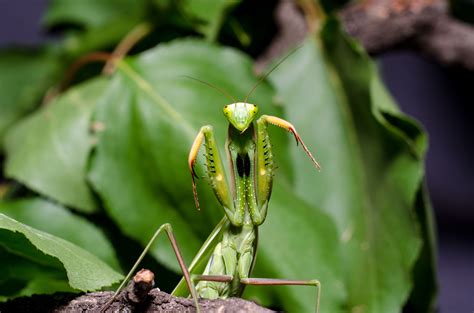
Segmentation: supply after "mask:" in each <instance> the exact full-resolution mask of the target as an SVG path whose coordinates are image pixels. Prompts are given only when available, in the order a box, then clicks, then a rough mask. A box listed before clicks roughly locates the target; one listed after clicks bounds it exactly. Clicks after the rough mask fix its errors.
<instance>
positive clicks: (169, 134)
mask: <svg viewBox="0 0 474 313" xmlns="http://www.w3.org/2000/svg"><path fill="white" fill-rule="evenodd" d="M250 66H251V63H250V61H249V60H247V59H245V58H244V57H243V56H242V55H240V54H238V53H237V52H235V51H232V50H229V49H219V48H217V47H213V46H210V45H206V44H205V43H202V42H199V41H191V40H189V41H180V42H178V43H174V44H172V45H163V47H162V48H158V49H156V50H152V51H150V52H148V53H146V54H144V55H143V56H141V57H140V58H139V59H134V61H133V62H129V63H121V65H119V73H118V74H117V75H116V77H115V78H114V79H113V81H112V82H111V84H110V86H109V89H108V91H107V94H106V95H105V96H104V97H103V98H102V99H101V102H100V104H99V105H98V109H97V112H96V116H95V119H96V123H99V124H102V125H103V128H104V131H102V132H100V133H99V134H98V139H99V141H98V145H97V150H96V152H95V154H94V158H93V161H92V170H91V181H92V182H93V185H94V187H95V188H96V190H97V191H98V193H99V195H100V196H101V197H102V198H103V199H104V201H105V203H106V207H107V209H108V210H109V212H110V214H111V215H112V217H113V218H114V219H116V220H117V222H118V224H119V225H120V226H121V227H122V228H123V230H124V231H125V233H127V234H129V235H131V236H132V237H134V238H136V239H137V240H139V241H140V242H142V243H146V242H147V240H148V238H150V237H151V235H152V234H153V232H154V230H155V229H156V228H157V227H158V226H159V225H161V224H162V223H165V222H172V225H173V227H174V228H175V230H176V233H177V237H178V240H179V241H180V242H183V245H186V247H185V248H184V249H183V251H184V254H185V256H186V258H187V259H191V257H192V255H193V253H195V252H196V251H197V249H198V247H199V244H200V242H201V241H202V240H203V239H205V237H206V236H207V234H208V233H209V232H210V231H211V230H212V228H213V226H214V225H215V224H216V223H217V222H218V221H219V220H220V218H221V216H222V212H221V210H220V209H219V207H218V205H217V201H216V200H215V199H214V196H213V194H212V193H211V192H210V190H209V188H208V186H207V184H203V183H202V182H200V184H199V185H198V188H199V192H200V197H201V201H202V207H203V210H202V212H196V211H195V208H194V202H193V198H192V190H191V177H190V173H189V170H188V168H187V165H186V161H187V154H188V152H189V149H190V147H191V143H192V141H193V139H194V136H195V135H197V133H198V130H199V128H200V126H202V125H204V124H212V125H213V126H214V127H215V131H216V136H217V139H218V141H219V142H220V143H221V145H222V146H223V144H224V141H225V135H224V134H225V132H226V124H225V122H224V118H223V116H222V113H221V109H222V107H223V105H224V104H226V103H229V101H231V100H228V99H226V98H225V96H223V95H222V94H220V93H218V92H216V91H215V90H213V89H211V88H209V87H206V86H204V85H202V84H200V83H198V82H196V81H193V80H190V79H187V78H185V77H183V75H189V76H192V77H197V78H200V79H204V80H207V81H209V82H210V83H214V84H216V85H217V86H220V87H222V88H225V89H227V90H228V91H229V92H230V93H231V94H235V95H236V96H239V97H243V95H244V94H245V93H246V91H248V90H250V88H251V86H252V84H253V83H254V82H255V78H254V77H253V75H252V74H251V67H250ZM229 72H232V73H233V76H232V77H230V76H229V75H227V73H229ZM269 92H270V91H269V88H268V86H266V87H265V86H262V88H261V89H260V90H259V92H258V93H256V94H255V97H254V99H257V100H258V99H262V95H263V97H264V98H263V99H265V98H266V99H267V100H266V101H264V100H263V99H262V101H261V102H262V104H263V106H262V108H263V110H264V111H266V112H269V113H272V112H278V110H277V109H275V108H273V109H272V108H271V103H270V102H269V99H270V101H271V98H270V96H269ZM265 95H267V96H265ZM280 142H281V139H280ZM277 143H278V141H277ZM222 155H224V154H223V152H222ZM200 173H201V174H204V171H203V170H200ZM191 221H192V222H191ZM160 246H161V248H160V249H163V246H167V244H164V245H163V244H161V245H160ZM158 251H159V250H155V252H154V253H155V255H156V256H157V257H158V258H159V259H161V260H165V259H166V260H167V265H169V266H171V267H173V268H175V269H177V264H176V262H175V261H174V256H173V254H172V252H171V251H170V250H169V249H168V248H167V247H166V248H165V251H164V252H163V251H162V252H158Z"/></svg>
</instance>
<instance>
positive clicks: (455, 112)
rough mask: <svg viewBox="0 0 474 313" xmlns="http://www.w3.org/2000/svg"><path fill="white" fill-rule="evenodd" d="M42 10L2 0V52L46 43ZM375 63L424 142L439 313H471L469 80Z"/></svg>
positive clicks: (472, 116) (473, 87)
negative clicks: (435, 246) (425, 136)
mask: <svg viewBox="0 0 474 313" xmlns="http://www.w3.org/2000/svg"><path fill="white" fill-rule="evenodd" d="M77 1H80V0H77ZM46 4H47V1H46V0H34V1H31V0H17V1H11V0H0V49H1V48H5V47H11V46H20V45H21V46H25V45H26V46H34V45H36V44H38V43H41V42H42V41H44V40H47V39H50V36H48V35H47V34H46V33H44V32H42V28H41V16H42V14H43V11H44V9H45V7H46ZM377 60H378V63H379V66H380V69H381V73H382V76H383V78H384V80H385V83H386V85H387V87H388V88H389V90H390V91H391V93H392V95H393V96H394V97H395V99H396V100H397V102H398V104H399V105H400V107H401V108H402V110H403V111H404V112H406V113H408V114H410V115H411V116H413V117H415V118H416V119H418V120H419V121H421V123H422V124H423V125H424V127H425V128H426V130H427V131H428V134H429V137H430V150H429V152H428V157H427V170H426V171H427V173H426V177H427V181H428V187H429V193H430V196H431V200H432V203H433V207H434V210H435V214H436V221H437V229H438V244H439V245H438V249H439V250H438V273H439V286H440V297H439V307H440V312H442V313H451V312H466V313H471V312H474V204H473V198H474V197H473V196H474V165H473V162H474V144H473V143H474V142H473V141H474V140H473V136H472V134H473V133H474V131H473V126H472V121H474V108H473V104H474V95H473V94H474V73H472V72H467V71H464V70H462V69H447V68H442V67H441V66H439V65H437V64H434V63H432V62H431V61H429V60H428V59H425V58H423V57H422V56H420V55H418V54H416V52H413V51H409V50H402V51H392V52H390V53H386V54H384V55H382V56H380V57H378V58H377ZM381 313H382V312H381Z"/></svg>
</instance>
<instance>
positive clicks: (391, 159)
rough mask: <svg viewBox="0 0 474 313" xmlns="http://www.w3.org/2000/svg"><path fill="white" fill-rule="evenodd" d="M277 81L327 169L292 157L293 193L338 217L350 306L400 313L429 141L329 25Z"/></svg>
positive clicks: (415, 244) (414, 250)
mask: <svg viewBox="0 0 474 313" xmlns="http://www.w3.org/2000/svg"><path fill="white" fill-rule="evenodd" d="M322 35H323V36H322V38H323V40H322V42H320V41H319V40H318V39H315V38H310V39H308V40H307V41H306V43H305V45H304V46H303V47H302V48H301V49H300V50H299V51H297V52H296V53H295V54H296V56H295V57H293V58H291V59H290V60H288V61H287V62H285V63H284V64H283V65H282V66H281V67H280V68H279V69H278V70H277V71H276V73H274V74H273V75H272V80H273V82H274V83H275V85H276V87H277V90H278V93H279V95H280V96H281V97H282V98H283V101H284V103H285V105H286V106H287V107H288V117H289V118H290V120H291V121H292V122H294V123H295V125H297V126H298V127H299V128H300V129H302V130H306V132H308V133H311V134H312V136H309V137H307V140H306V143H307V144H308V145H309V146H311V147H315V148H316V149H317V150H316V157H317V159H318V160H319V161H320V162H321V164H322V167H323V170H322V172H321V174H320V175H318V176H317V177H316V178H315V177H314V176H313V175H312V174H311V173H310V172H309V171H307V170H305V168H304V166H305V162H304V155H301V154H300V153H299V151H296V148H295V149H293V151H292V156H293V162H292V164H293V168H294V171H295V172H297V173H302V175H298V176H296V181H295V184H296V188H295V190H296V191H297V192H298V194H299V195H301V197H303V198H304V199H306V201H308V202H309V203H316V204H318V205H320V206H321V207H322V209H324V210H325V211H326V212H327V213H328V214H330V215H331V216H332V217H333V218H334V220H335V221H336V224H337V227H338V231H339V238H340V242H341V244H342V250H343V253H342V256H343V268H344V271H345V281H344V284H345V285H346V288H347V290H348V310H349V311H357V312H399V311H400V310H401V308H402V306H403V304H404V303H405V301H406V300H407V298H408V295H409V293H410V290H411V288H412V284H413V282H412V277H411V272H412V269H413V266H414V263H415V261H416V259H417V257H418V254H419V252H420V248H421V238H420V233H419V229H418V223H417V220H416V218H415V195H416V193H417V191H418V190H419V188H420V184H421V180H422V177H423V154H424V152H425V149H426V138H425V136H424V134H423V132H422V131H421V130H420V129H419V128H418V127H417V126H416V124H414V123H413V122H412V121H410V120H409V119H407V118H406V117H404V116H403V115H402V114H400V113H399V112H398V110H397V109H396V106H395V104H394V103H393V102H392V101H391V99H390V98H389V97H388V96H387V94H386V92H385V90H383V88H382V85H381V83H380V81H379V78H378V76H377V72H376V69H375V67H374V65H373V64H372V63H371V61H370V60H369V58H368V57H367V56H366V55H365V54H364V53H363V52H362V50H361V48H360V47H359V46H358V45H356V44H355V43H354V42H352V41H350V40H349V39H347V38H346V37H345V35H343V34H342V33H341V31H340V29H339V26H338V24H337V23H336V21H334V20H330V21H329V22H328V24H326V26H325V27H324V29H323V32H322Z"/></svg>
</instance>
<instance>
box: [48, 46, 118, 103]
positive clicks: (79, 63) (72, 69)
mask: <svg viewBox="0 0 474 313" xmlns="http://www.w3.org/2000/svg"><path fill="white" fill-rule="evenodd" d="M109 60H114V61H115V59H114V57H113V55H112V54H110V53H108V52H92V53H89V54H86V55H84V56H82V57H80V58H79V59H77V60H76V61H75V62H74V63H72V65H71V66H69V68H68V69H67V71H66V74H65V75H64V78H63V79H62V81H61V82H60V83H59V85H57V86H54V87H51V88H50V89H49V90H48V91H47V92H46V94H45V96H44V98H43V105H46V104H48V103H49V102H50V101H51V100H52V99H53V98H55V97H56V96H57V95H58V94H60V93H61V92H62V91H64V90H65V89H66V88H67V87H68V86H69V85H70V84H71V82H72V80H73V78H74V76H75V75H76V73H77V71H78V70H79V69H81V68H82V67H83V66H84V65H86V64H89V63H95V62H107V61H109Z"/></svg>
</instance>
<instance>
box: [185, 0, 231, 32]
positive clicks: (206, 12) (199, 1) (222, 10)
mask: <svg viewBox="0 0 474 313" xmlns="http://www.w3.org/2000/svg"><path fill="white" fill-rule="evenodd" d="M238 3H240V0H186V1H184V3H182V4H181V6H182V8H183V10H184V12H185V13H186V14H189V15H190V16H191V17H193V18H195V19H197V20H198V23H199V26H197V30H198V31H199V32H200V33H202V34H203V35H204V36H205V37H206V38H207V39H208V40H209V41H215V40H216V38H217V35H218V34H219V30H220V28H221V26H222V23H223V22H224V19H225V15H226V13H227V11H228V10H230V9H231V8H232V7H233V6H235V5H237V4H238Z"/></svg>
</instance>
